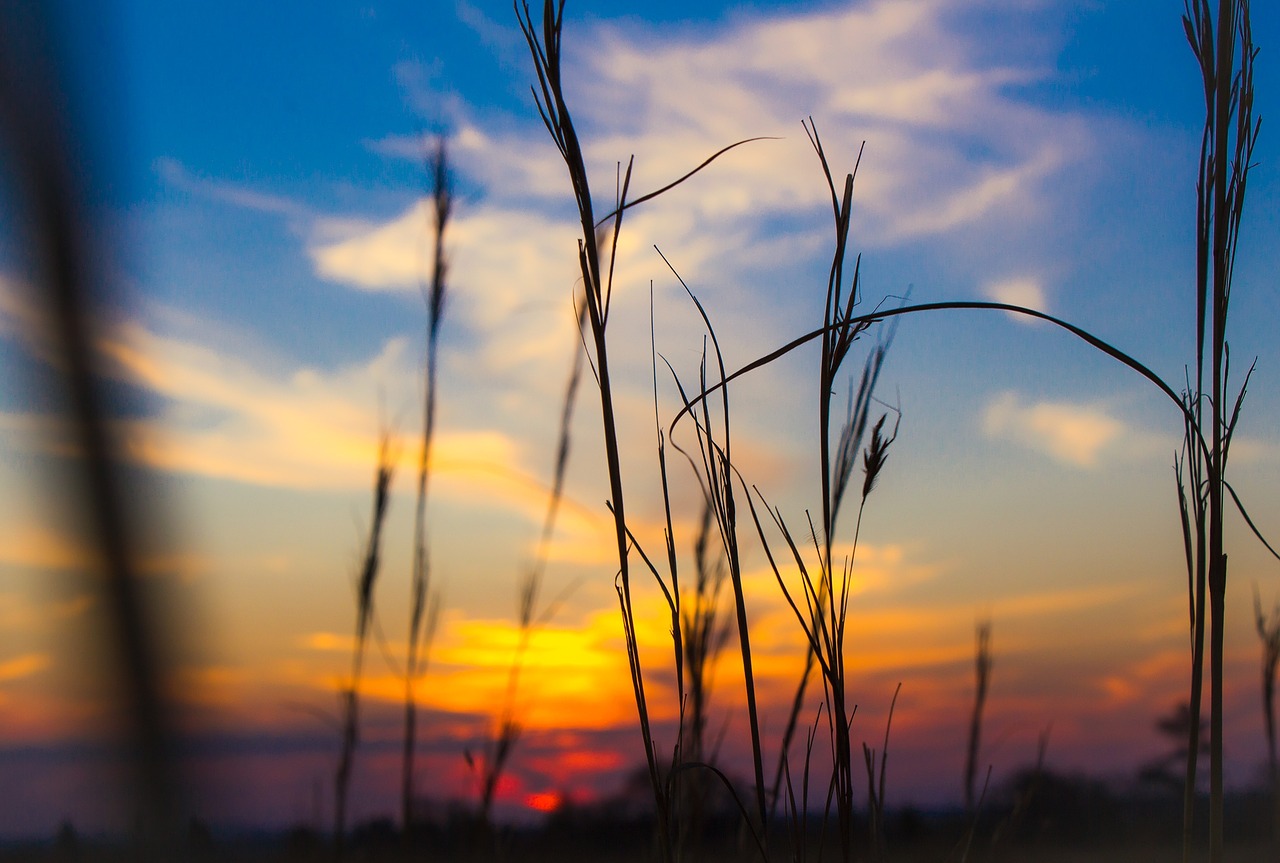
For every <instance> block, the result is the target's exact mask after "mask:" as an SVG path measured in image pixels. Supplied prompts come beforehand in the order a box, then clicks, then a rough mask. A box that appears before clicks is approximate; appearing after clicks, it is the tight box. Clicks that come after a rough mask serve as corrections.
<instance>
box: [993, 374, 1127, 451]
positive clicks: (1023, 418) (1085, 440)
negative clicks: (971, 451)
mask: <svg viewBox="0 0 1280 863" xmlns="http://www.w3.org/2000/svg"><path fill="white" fill-rule="evenodd" d="M983 430H984V431H985V432H986V434H987V435H988V436H990V437H993V438H1003V439H1005V440H1012V441H1014V442H1016V443H1019V444H1021V445H1023V446H1025V447H1028V448H1030V449H1033V450H1036V451H1038V452H1042V453H1045V454H1046V455H1049V456H1052V457H1053V458H1055V459H1057V460H1058V461H1060V462H1063V463H1065V464H1069V465H1073V466H1076V467H1083V468H1092V467H1095V466H1096V465H1097V464H1098V460H1099V458H1100V457H1101V456H1102V454H1103V453H1104V452H1106V451H1108V450H1111V449H1114V448H1115V447H1116V445H1117V443H1118V442H1119V441H1120V440H1121V439H1122V438H1123V437H1124V436H1126V435H1127V434H1129V433H1130V429H1129V428H1128V426H1126V425H1125V423H1124V422H1122V421H1121V420H1118V419H1116V418H1114V417H1112V416H1111V415H1110V414H1108V413H1107V412H1106V411H1105V410H1104V409H1103V408H1101V407H1099V406H1096V405H1085V404H1072V403H1068V402H1048V401H1041V402H1033V403H1030V404H1024V403H1023V402H1022V400H1021V399H1020V398H1019V397H1018V396H1017V395H1016V394H1015V393H1011V392H1006V393H1003V394H1002V395H1000V396H998V397H997V398H995V399H994V400H993V401H992V402H991V403H990V404H989V405H988V406H987V409H986V412H985V415H984V417H983Z"/></svg>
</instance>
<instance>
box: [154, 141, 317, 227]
mask: <svg viewBox="0 0 1280 863" xmlns="http://www.w3.org/2000/svg"><path fill="white" fill-rule="evenodd" d="M152 169H153V170H154V171H155V173H156V175H157V176H159V177H160V179H162V180H164V181H165V182H166V183H167V184H168V185H169V186H171V187H172V188H175V189H178V190H180V191H183V192H186V193H188V194H194V195H200V196H202V197H205V198H210V199H212V200H215V201H221V202H222V203H224V204H231V205H232V206H235V207H240V208H242V209H246V210H253V211H255V212H259V213H269V214H272V215H277V216H284V217H286V218H288V219H290V220H293V221H295V222H298V223H306V222H309V221H311V220H312V219H314V218H315V217H316V214H315V212H314V211H312V210H311V209H310V208H308V207H306V206H304V205H303V204H301V203H299V202H298V201H296V200H294V199H293V198H288V197H285V196H282V195H271V194H267V193H265V192H261V191H258V190H256V189H252V188H250V187H248V186H243V185H240V184H237V183H229V182H225V181H222V180H213V179H209V178H206V177H201V176H198V175H196V174H194V173H192V172H191V171H190V170H189V169H188V168H187V167H186V166H185V165H183V164H182V163H181V162H179V161H178V160H177V159H173V158H170V157H167V156H162V157H161V158H159V159H156V160H155V162H153V163H152Z"/></svg>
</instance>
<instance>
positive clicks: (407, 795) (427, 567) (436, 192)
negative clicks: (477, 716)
mask: <svg viewBox="0 0 1280 863" xmlns="http://www.w3.org/2000/svg"><path fill="white" fill-rule="evenodd" d="M427 168H428V172H429V174H430V176H431V191H432V194H431V200H432V204H433V206H432V213H433V215H434V219H433V224H432V228H433V230H432V236H433V239H434V242H433V255H432V267H431V281H430V283H429V284H427V285H423V300H424V301H425V302H426V306H427V357H426V363H425V375H424V377H425V381H424V383H425V392H424V396H423V410H422V440H421V446H420V447H419V450H418V497H417V507H416V509H415V511H414V521H413V572H412V587H411V590H412V594H411V598H410V602H409V638H408V649H407V654H406V658H405V669H404V753H403V758H402V764H401V773H400V822H401V824H402V825H403V828H404V831H405V835H406V837H407V836H408V834H409V832H410V829H411V828H412V824H413V798H414V791H413V785H414V765H415V762H416V755H417V742H418V738H417V725H418V722H417V718H418V701H417V695H416V693H415V688H416V685H417V681H418V678H419V677H421V676H422V674H423V672H424V671H425V670H426V660H425V658H424V657H423V650H424V648H425V649H426V650H429V649H430V644H431V640H432V636H433V635H434V633H435V625H436V621H437V619H438V615H439V612H440V606H439V601H438V598H437V597H434V596H433V595H432V594H431V590H430V586H431V559H430V556H429V551H430V548H429V544H428V531H427V480H428V477H429V476H430V473H431V444H432V440H433V438H434V436H435V424H436V388H437V384H436V377H437V374H438V369H439V348H440V324H441V322H442V321H443V320H444V307H445V296H446V287H445V285H446V283H445V276H446V274H447V272H448V264H447V262H446V260H445V254H444V236H445V229H446V227H447V226H448V223H449V214H450V212H451V211H452V208H453V196H452V192H451V190H450V183H449V159H448V155H447V153H446V150H445V143H444V140H443V139H440V140H439V141H437V142H436V146H435V149H434V150H433V151H432V152H431V154H430V155H429V156H428V158H427Z"/></svg>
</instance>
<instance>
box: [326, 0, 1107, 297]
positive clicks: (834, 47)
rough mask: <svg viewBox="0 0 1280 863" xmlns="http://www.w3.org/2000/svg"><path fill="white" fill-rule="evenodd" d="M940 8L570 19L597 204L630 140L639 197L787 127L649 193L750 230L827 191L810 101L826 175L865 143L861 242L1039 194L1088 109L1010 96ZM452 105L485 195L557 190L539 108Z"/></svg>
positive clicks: (414, 147)
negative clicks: (521, 115)
mask: <svg viewBox="0 0 1280 863" xmlns="http://www.w3.org/2000/svg"><path fill="white" fill-rule="evenodd" d="M464 7H465V4H464ZM952 12H953V10H952V9H951V4H947V3H942V2H937V0H907V2H887V0H880V2H872V3H862V4H850V5H848V6H845V7H839V8H831V9H827V10H822V11H816V12H801V13H791V14H775V15H769V16H759V17H753V18H741V19H738V21H737V23H734V24H732V25H730V26H727V27H721V28H718V29H713V30H700V31H695V32H691V33H690V32H679V31H677V32H674V33H673V32H668V31H667V30H664V29H662V28H658V27H655V28H649V29H645V28H644V27H636V26H632V25H631V24H628V25H627V26H626V27H625V28H623V27H622V26H620V25H614V24H610V23H607V22H606V23H600V24H596V25H593V26H592V28H591V30H590V32H588V33H585V34H581V33H580V34H576V36H575V41H576V43H577V44H578V45H580V46H582V48H581V53H580V54H576V55H572V54H571V55H570V56H571V58H576V59H570V60H569V61H568V62H569V63H570V65H569V67H568V68H567V69H566V78H567V80H568V81H569V82H570V84H569V96H570V101H571V104H570V108H571V110H572V111H573V112H574V116H575V119H576V121H577V125H578V127H579V132H580V136H581V137H582V139H583V146H584V148H585V155H586V159H587V163H588V169H589V170H590V172H591V173H592V176H593V177H594V178H595V182H596V187H597V188H596V189H595V192H596V195H597V198H598V200H597V202H596V204H597V207H598V208H601V207H604V206H605V203H604V201H605V200H606V199H607V196H611V193H612V186H613V178H614V175H615V172H616V169H617V164H618V162H619V160H621V161H622V162H623V163H625V162H626V160H627V158H628V157H629V156H630V155H631V154H635V156H636V163H635V175H634V178H633V183H632V190H633V195H632V197H635V195H636V194H638V193H643V192H646V191H649V190H651V189H654V188H657V187H659V186H661V185H663V184H665V183H666V182H669V181H670V180H672V179H674V178H676V177H678V176H680V175H682V174H684V173H685V172H686V171H688V170H689V169H690V168H692V167H693V166H694V165H696V164H697V163H698V162H700V161H701V160H702V159H703V158H705V157H706V156H708V155H710V154H711V153H713V152H715V151H717V150H719V149H720V148H721V147H723V146H725V145H726V144H729V143H732V142H734V141H740V140H743V139H746V138H751V137H756V136H760V135H773V136H783V137H785V138H786V140H783V141H764V142H758V143H754V144H751V145H748V146H746V147H742V148H738V149H737V150H734V151H733V152H731V153H729V154H727V155H725V156H723V157H722V158H721V159H720V160H719V161H718V162H717V163H716V164H715V165H714V166H712V167H711V168H710V169H709V170H707V171H705V172H703V173H702V174H700V175H699V176H698V177H696V178H694V179H693V180H691V181H690V182H689V183H688V184H687V185H686V186H685V187H683V188H682V189H677V190H675V191H674V192H672V193H671V194H669V195H667V196H665V197H664V198H660V199H658V200H655V201H653V202H652V203H650V204H648V205H646V209H648V210H650V211H652V212H656V213H660V214H662V217H663V218H664V219H669V218H673V217H678V216H679V215H680V214H684V215H685V216H686V218H687V217H692V220H693V221H694V222H695V223H701V224H702V225H703V230H704V231H705V230H712V231H714V230H723V229H725V228H726V227H734V226H736V227H739V228H742V229H744V230H746V231H747V233H748V234H749V236H751V237H755V238H761V237H764V236H767V235H769V234H771V233H772V232H774V231H775V230H776V225H773V224H770V217H771V216H777V215H779V214H793V215H795V214H804V215H812V214H818V215H820V214H821V212H822V208H823V207H824V206H825V205H826V195H827V192H826V189H825V188H824V183H823V181H822V179H821V172H820V170H819V169H818V165H817V161H816V159H815V157H814V155H813V153H812V150H811V149H810V147H809V145H808V142H807V141H806V139H805V136H804V135H803V134H802V133H801V131H800V129H799V121H800V120H801V119H802V118H804V117H806V116H809V115H812V116H813V117H814V118H816V120H817V124H818V127H819V130H820V132H821V134H822V139H823V141H824V142H825V144H826V146H827V148H828V153H829V156H830V159H831V161H832V170H833V172H835V173H836V175H837V179H839V177H840V175H842V174H843V173H844V171H845V170H847V169H848V168H851V167H852V164H853V158H854V156H855V155H856V150H857V144H858V142H860V141H864V140H865V141H866V154H865V158H864V164H863V174H862V176H860V177H859V182H858V184H857V191H856V194H855V198H856V202H857V205H856V207H855V211H856V213H857V219H858V220H859V221H858V224H857V235H858V237H859V239H860V242H862V243H864V244H869V245H881V246H883V245H894V244H898V243H902V242H905V241H909V240H911V239H915V238H919V237H925V236H931V235H937V234H943V233H947V232H951V231H954V230H956V229H959V228H962V227H964V226H966V225H970V224H972V223H974V222H977V221H980V220H982V219H983V218H986V217H989V216H993V215H996V216H1003V217H1011V216H1019V217H1021V216H1025V215H1027V214H1029V213H1031V212H1034V211H1037V210H1039V209H1041V208H1042V205H1043V202H1042V201H1041V198H1042V197H1043V192H1042V190H1041V183H1042V181H1043V180H1045V179H1046V178H1048V177H1049V176H1051V175H1052V174H1053V173H1054V172H1056V171H1058V170H1061V169H1062V168H1064V167H1065V166H1067V165H1068V164H1069V163H1070V162H1071V160H1072V159H1078V158H1080V157H1081V155H1082V154H1084V153H1085V152H1086V151H1087V150H1088V144H1089V142H1088V133H1087V132H1086V130H1085V125H1084V123H1083V121H1082V120H1081V119H1080V118H1078V117H1074V116H1071V115H1069V114H1065V113H1052V112H1049V111H1046V110H1042V109H1040V108H1037V107H1034V106H1032V105H1031V104H1029V103H1027V102H1025V101H1020V100H1019V99H1018V98H1017V97H1016V96H1013V95H1011V88H1012V86H1014V85H1023V84H1027V83H1033V82H1035V81H1037V80H1039V79H1040V78H1041V77H1042V74H1041V73H1040V72H1039V71H1038V70H1035V69H1028V68H1007V67H1002V66H992V65H990V64H986V63H984V62H983V61H981V60H979V59H978V54H979V51H978V45H977V43H976V42H975V41H973V40H974V38H975V37H973V36H967V35H963V34H962V33H961V32H960V31H959V30H957V29H956V28H955V27H953V26H952V25H951V24H950V23H949V16H950V15H951V13H952ZM455 110H456V112H457V116H455V117H454V118H453V122H452V125H453V127H454V132H453V135H452V140H451V145H452V149H451V153H452V155H453V157H454V160H455V167H456V168H457V169H458V170H459V171H461V172H463V173H465V174H466V175H467V176H468V177H470V178H472V179H474V180H476V181H477V182H478V183H479V184H480V186H481V188H482V189H483V190H484V195H485V197H486V198H487V199H488V200H491V201H493V200H498V201H503V202H506V203H505V204H504V205H505V206H510V205H511V204H512V203H514V202H522V206H523V208H524V209H525V210H526V219H527V220H536V219H538V218H541V217H542V215H541V214H543V213H545V208H546V206H547V205H548V204H549V203H552V202H554V203H555V204H556V205H557V206H563V203H564V202H566V201H567V200H568V187H567V180H566V177H565V171H564V167H563V165H562V164H561V161H560V156H559V154H558V153H557V151H556V149H555V148H554V146H552V144H551V142H550V141H549V140H548V139H547V136H546V133H545V130H544V129H543V128H542V127H541V124H539V123H536V122H528V121H526V122H523V123H517V122H512V121H510V120H507V119H504V118H493V117H487V118H485V119H480V118H477V117H475V116H472V115H471V113H470V112H468V110H467V109H466V107H465V106H463V105H457V106H455ZM373 146H374V148H375V149H376V150H378V151H380V152H382V153H384V154H396V155H401V156H404V157H407V158H413V159H415V160H417V159H419V158H420V154H421V152H422V145H421V141H420V140H417V139H413V138H403V137H395V136H391V137H388V138H385V139H383V140H381V141H378V142H376V143H375V144H374V145H373ZM606 185H607V187H608V188H605V186H606ZM712 225H714V226H715V227H712ZM384 239H385V238H384ZM415 243H416V244H417V245H420V242H419V241H416V240H415ZM395 256H397V255H393V257H395ZM733 258H734V256H733V255H732V254H727V253H726V254H724V255H722V261H723V262H724V263H728V264H730V265H732V264H733ZM318 262H319V259H318ZM366 269H367V267H366ZM353 283H354V284H356V285H357V286H365V283H364V282H363V281H360V280H359V279H355V280H353Z"/></svg>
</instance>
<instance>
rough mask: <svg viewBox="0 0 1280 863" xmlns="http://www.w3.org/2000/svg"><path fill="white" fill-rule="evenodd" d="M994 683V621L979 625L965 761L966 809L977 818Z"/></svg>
mask: <svg viewBox="0 0 1280 863" xmlns="http://www.w3.org/2000/svg"><path fill="white" fill-rule="evenodd" d="M990 681H991V621H989V620H986V621H982V622H980V623H979V624H978V627H977V634H976V643H975V647H974V692H973V713H972V715H971V716H970V717H969V745H968V747H966V749H965V760H964V808H965V812H967V813H968V814H969V815H970V816H972V815H973V814H974V805H975V803H976V800H975V798H974V783H975V782H976V780H977V774H978V748H979V745H980V743H981V736H982V710H983V707H984V706H985V705H986V703H987V687H988V685H989V684H990Z"/></svg>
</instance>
